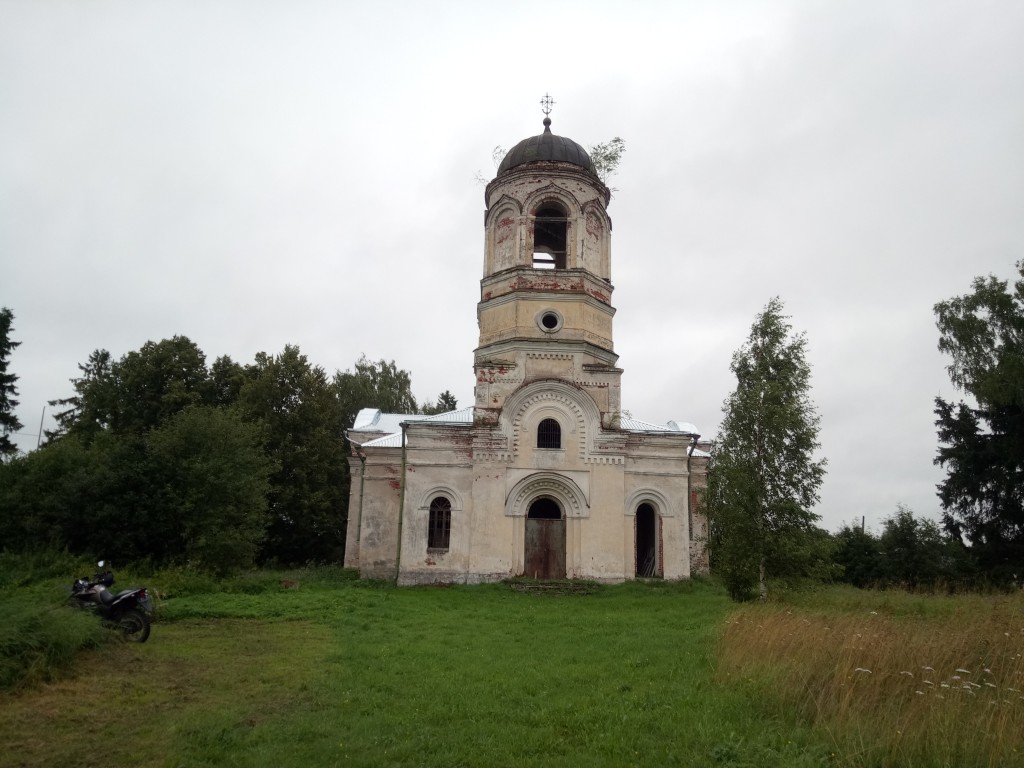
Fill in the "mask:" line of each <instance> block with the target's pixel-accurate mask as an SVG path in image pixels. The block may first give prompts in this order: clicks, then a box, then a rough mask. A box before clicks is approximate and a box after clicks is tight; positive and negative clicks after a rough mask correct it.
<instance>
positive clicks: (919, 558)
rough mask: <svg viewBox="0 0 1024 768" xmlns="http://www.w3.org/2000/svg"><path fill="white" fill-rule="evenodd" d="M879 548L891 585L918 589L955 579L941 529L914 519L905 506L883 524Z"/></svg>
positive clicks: (899, 507) (927, 522)
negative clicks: (944, 579) (951, 578)
mask: <svg viewBox="0 0 1024 768" xmlns="http://www.w3.org/2000/svg"><path fill="white" fill-rule="evenodd" d="M878 546H879V550H880V552H881V558H882V563H883V566H884V568H883V574H884V576H885V580H886V581H887V582H888V583H892V584H899V585H902V586H906V587H908V588H910V589H914V588H916V587H918V586H923V585H928V586H934V585H935V584H936V583H937V582H938V581H939V580H940V579H943V578H946V579H948V578H949V577H951V576H953V574H952V572H951V569H950V568H949V567H948V566H947V563H946V547H947V545H946V542H945V541H944V540H943V538H942V532H941V531H940V530H939V526H938V525H936V524H935V523H934V522H932V521H931V520H927V519H924V518H916V517H914V513H913V512H912V511H911V510H910V509H908V508H907V507H905V506H903V505H902V504H900V505H899V506H898V507H897V509H896V512H895V514H893V515H892V516H891V517H889V518H887V519H886V520H885V521H884V522H883V523H882V535H881V537H880V538H879V541H878Z"/></svg>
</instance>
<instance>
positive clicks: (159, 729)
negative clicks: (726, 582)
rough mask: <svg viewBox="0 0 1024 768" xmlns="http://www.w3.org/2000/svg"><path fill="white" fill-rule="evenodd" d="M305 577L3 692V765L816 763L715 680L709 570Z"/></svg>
mask: <svg viewBox="0 0 1024 768" xmlns="http://www.w3.org/2000/svg"><path fill="white" fill-rule="evenodd" d="M299 579H300V585H299V587H298V588H291V589H286V588H284V587H281V586H279V585H278V584H277V583H276V582H275V583H274V584H273V585H272V586H270V587H267V585H266V584H264V585H263V586H262V587H261V588H260V589H255V590H254V592H255V593H254V594H245V593H244V592H236V593H231V594H225V593H217V592H212V593H208V594H201V595H193V596H182V597H174V598H171V599H169V600H167V601H165V603H164V604H163V605H162V611H161V619H160V621H159V622H158V623H157V624H155V625H154V628H153V635H152V637H151V639H150V641H149V642H148V643H146V644H145V645H141V646H131V645H116V644H105V645H104V647H102V648H100V649H98V650H94V651H88V652H85V654H83V655H82V656H81V657H80V660H79V661H78V663H77V664H76V666H75V670H74V673H73V676H71V677H69V678H66V679H63V680H60V681H58V682H54V683H49V684H43V685H37V686H34V687H30V688H28V689H26V690H24V691H22V692H20V693H13V694H3V698H0V742H2V743H3V744H4V745H5V748H4V750H3V752H0V765H3V766H22V765H24V766H44V765H45V766H112V765H116V766H120V765H133V766H135V765H138V766H293V765H294V766H328V765H355V766H506V765H507V766H541V765H544V766H559V765H564V766H580V765H585V766H628V765H637V766H641V765H643V766H649V765H686V766H700V765H733V766H740V765H749V766H800V765H825V764H828V758H829V754H830V742H829V740H828V738H827V735H826V734H824V733H823V732H819V731H815V730H813V729H812V728H811V727H810V726H809V725H802V724H801V723H800V721H799V718H798V716H797V715H796V714H795V713H794V715H793V716H786V715H785V714H784V713H779V712H778V711H774V712H773V710H772V708H771V707H770V706H768V705H767V704H766V703H765V702H763V701H760V700H759V699H758V698H756V697H751V696H750V695H749V693H750V692H749V690H747V689H746V688H745V687H744V686H722V685H720V684H717V683H716V682H715V680H714V671H715V654H716V641H717V637H718V633H719V630H720V628H721V627H722V625H723V621H724V619H725V617H726V615H727V614H728V613H729V611H730V610H731V606H730V605H729V603H728V602H727V600H726V598H725V597H724V595H723V594H722V593H721V591H720V590H718V589H717V588H715V587H713V586H710V585H707V584H703V583H692V584H625V585H621V586H617V587H604V588H601V589H598V590H596V591H595V592H594V593H591V594H582V595H572V596H557V595H548V594H544V595H537V594H531V593H524V592H519V591H516V590H513V589H511V588H510V587H509V586H508V585H490V586H481V587H451V588H417V589H396V588H392V587H383V586H380V585H366V584H360V583H356V582H351V581H339V580H333V581H332V580H329V579H328V580H319V581H318V580H316V579H314V580H312V581H309V580H306V579H302V577H301V575H300V576H299Z"/></svg>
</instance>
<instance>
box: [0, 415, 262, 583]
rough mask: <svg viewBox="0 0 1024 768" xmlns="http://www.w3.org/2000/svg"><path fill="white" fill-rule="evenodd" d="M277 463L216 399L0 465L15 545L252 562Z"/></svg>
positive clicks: (2, 499) (8, 533)
mask: <svg viewBox="0 0 1024 768" xmlns="http://www.w3.org/2000/svg"><path fill="white" fill-rule="evenodd" d="M270 466H271V464H270V462H269V460H268V459H267V458H266V457H265V455H264V454H263V451H262V447H261V443H260V433H259V431H258V429H257V428H255V427H253V426H252V425H249V424H244V423H242V422H241V420H240V419H239V418H238V416H236V415H234V414H231V413H228V412H226V411H223V410H219V409H215V408H211V407H208V406H207V407H196V408H189V409H186V410H185V411H182V412H181V413H179V414H176V415H175V416H174V417H172V418H171V419H170V420H168V422H167V423H166V424H163V425H161V426H160V427H158V428H157V429H154V430H152V431H151V432H150V433H148V434H146V435H144V436H123V437H121V438H117V437H115V436H113V435H110V434H100V435H98V436H97V437H96V438H95V439H93V440H91V441H90V442H88V443H87V442H85V440H84V439H83V438H80V437H77V436H67V437H64V438H62V439H60V440H58V441H56V442H55V443H53V444H51V445H48V446H46V447H45V448H44V449H42V450H39V451H33V452H32V453H30V454H28V455H27V456H24V457H20V458H19V459H17V460H16V461H15V462H13V463H12V464H11V465H10V466H6V467H3V468H0V508H2V510H3V511H2V512H0V532H2V533H3V534H4V540H5V542H6V544H7V545H8V546H9V547H20V548H26V549H31V548H32V547H38V546H52V547H55V548H58V549H60V548H67V549H69V550H70V551H72V552H78V553H94V554H97V555H99V556H103V557H106V558H109V559H116V560H118V561H122V562H123V561H128V560H136V559H139V558H143V557H151V558H153V559H155V560H157V561H167V560H175V559H196V560H197V561H199V562H202V563H203V564H204V565H206V566H207V567H210V568H214V569H217V570H223V569H231V568H237V567H243V566H246V565H251V564H252V561H253V550H254V549H255V546H256V545H257V544H258V543H259V542H260V541H261V540H262V533H263V529H264V528H265V525H266V518H265V515H266V512H265V510H266V487H267V475H268V472H269V470H270Z"/></svg>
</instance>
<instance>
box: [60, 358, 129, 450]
mask: <svg viewBox="0 0 1024 768" xmlns="http://www.w3.org/2000/svg"><path fill="white" fill-rule="evenodd" d="M78 370H79V371H81V373H82V375H81V376H80V377H79V378H77V379H71V384H72V386H73V387H74V389H75V394H74V395H73V396H71V397H67V398H64V399H61V400H50V405H51V406H61V407H63V408H64V410H62V411H58V412H56V413H55V414H54V416H53V418H54V421H56V422H57V428H56V429H55V430H53V431H47V433H46V436H47V438H49V439H50V440H55V439H58V438H60V437H62V436H63V435H74V436H76V437H81V438H83V439H85V440H86V441H88V440H91V439H92V438H93V437H95V436H96V435H97V434H100V433H102V432H104V431H105V430H108V429H110V426H111V423H112V422H113V418H114V412H115V411H116V410H117V407H118V399H119V393H118V389H117V381H116V379H115V377H114V361H113V359H112V358H111V356H110V353H109V352H108V351H107V350H105V349H97V350H96V351H94V352H93V353H92V354H90V355H89V359H88V361H87V362H86V363H85V364H84V365H83V364H82V363H79V364H78Z"/></svg>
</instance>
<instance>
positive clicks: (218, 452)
mask: <svg viewBox="0 0 1024 768" xmlns="http://www.w3.org/2000/svg"><path fill="white" fill-rule="evenodd" d="M147 448H148V459H149V463H150V471H151V473H153V475H154V478H155V483H154V485H156V487H157V488H158V489H159V490H158V496H157V498H156V499H155V501H156V505H155V506H156V508H157V509H158V510H159V513H160V515H161V516H162V517H163V519H164V521H166V522H171V521H173V526H174V530H173V534H172V535H173V536H174V538H175V539H178V540H180V541H181V554H182V555H183V556H184V557H185V558H186V559H187V560H188V561H190V562H194V563H197V564H198V565H200V566H201V567H205V568H207V569H209V570H211V571H213V572H217V573H223V572H229V571H232V570H235V569H237V568H245V567H249V566H252V564H253V562H254V561H255V558H256V553H257V551H258V549H259V547H260V545H261V544H262V542H263V539H264V534H265V531H266V528H267V523H268V515H267V490H268V488H269V477H270V473H271V471H272V470H273V468H274V464H273V462H272V460H271V459H270V458H268V457H267V455H266V454H265V453H264V451H263V445H262V431H261V430H260V429H259V427H257V426H255V425H252V424H246V423H244V422H242V420H241V418H240V416H239V415H238V414H237V413H235V412H234V411H227V410H224V409H220V408H212V407H209V406H206V407H197V406H193V407H189V408H186V409H185V410H184V411H181V412H180V413H177V414H175V415H174V416H173V417H171V418H170V419H169V420H168V421H167V423H166V424H164V425H163V426H161V427H160V428H159V429H157V430H154V431H153V433H152V434H151V435H150V436H149V438H148V440H147Z"/></svg>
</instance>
